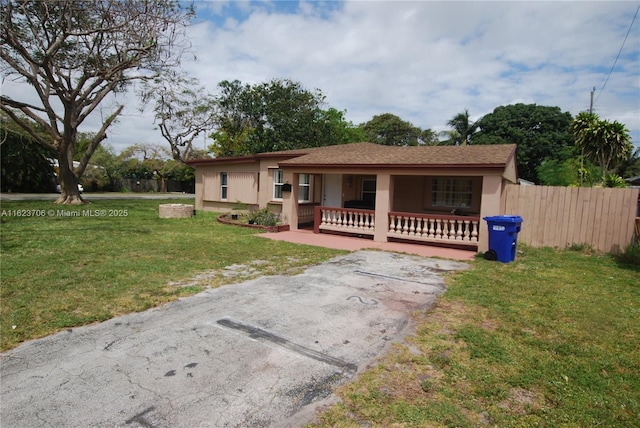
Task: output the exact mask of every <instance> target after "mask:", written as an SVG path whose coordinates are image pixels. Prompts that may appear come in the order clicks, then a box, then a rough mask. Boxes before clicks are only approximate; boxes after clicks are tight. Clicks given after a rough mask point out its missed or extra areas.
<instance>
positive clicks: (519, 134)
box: [473, 104, 574, 183]
mask: <svg viewBox="0 0 640 428" xmlns="http://www.w3.org/2000/svg"><path fill="white" fill-rule="evenodd" d="M572 119H573V118H572V116H571V114H570V113H569V112H562V111H561V110H560V108H559V107H548V106H539V105H536V104H513V105H508V106H500V107H497V108H495V109H494V110H493V112H492V113H489V114H487V115H485V116H484V117H482V118H481V119H480V120H479V121H478V122H477V124H478V132H477V133H476V134H474V136H473V144H517V146H518V149H517V162H518V175H519V176H520V177H521V178H523V179H525V180H529V181H533V182H535V183H540V182H541V180H540V177H539V176H538V172H537V170H538V167H539V166H540V165H542V162H543V161H544V160H545V159H559V160H565V159H566V158H567V156H568V154H569V153H571V152H568V151H567V149H568V148H571V147H572V146H574V138H573V135H572V133H571V122H572Z"/></svg>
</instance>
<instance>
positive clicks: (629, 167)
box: [616, 149, 640, 178]
mask: <svg viewBox="0 0 640 428" xmlns="http://www.w3.org/2000/svg"><path fill="white" fill-rule="evenodd" d="M616 174H618V175H619V176H621V177H624V178H631V177H636V176H638V175H640V149H636V150H635V151H634V152H633V154H632V155H631V156H629V159H627V160H624V161H621V162H620V163H619V164H618V166H617V167H616Z"/></svg>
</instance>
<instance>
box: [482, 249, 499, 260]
mask: <svg viewBox="0 0 640 428" xmlns="http://www.w3.org/2000/svg"><path fill="white" fill-rule="evenodd" d="M484 259H485V260H492V261H494V260H498V253H496V252H495V251H494V250H489V251H487V252H486V253H484Z"/></svg>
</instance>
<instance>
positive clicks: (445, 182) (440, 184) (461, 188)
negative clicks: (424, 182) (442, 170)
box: [431, 178, 473, 208]
mask: <svg viewBox="0 0 640 428" xmlns="http://www.w3.org/2000/svg"><path fill="white" fill-rule="evenodd" d="M472 189H473V181H472V180H471V179H470V178H434V179H433V185H432V188H431V190H432V192H431V205H433V206H434V207H456V208H460V207H470V206H471V196H472V193H473V192H472Z"/></svg>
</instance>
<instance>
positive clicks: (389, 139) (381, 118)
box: [362, 113, 423, 146]
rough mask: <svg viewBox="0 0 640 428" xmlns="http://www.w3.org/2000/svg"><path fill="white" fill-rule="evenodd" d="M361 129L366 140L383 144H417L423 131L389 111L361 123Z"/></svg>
mask: <svg viewBox="0 0 640 428" xmlns="http://www.w3.org/2000/svg"><path fill="white" fill-rule="evenodd" d="M362 130H363V131H364V136H365V137H366V139H367V141H369V142H370V143H376V144H382V145H385V146H417V145H418V144H419V143H420V141H419V138H420V137H421V136H422V132H423V131H422V130H421V129H420V128H418V127H416V126H413V124H412V123H411V122H406V121H404V120H402V119H401V118H400V117H398V116H396V115H395V114H391V113H384V114H381V115H377V116H373V119H371V120H370V121H368V122H366V123H364V124H363V125H362Z"/></svg>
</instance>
